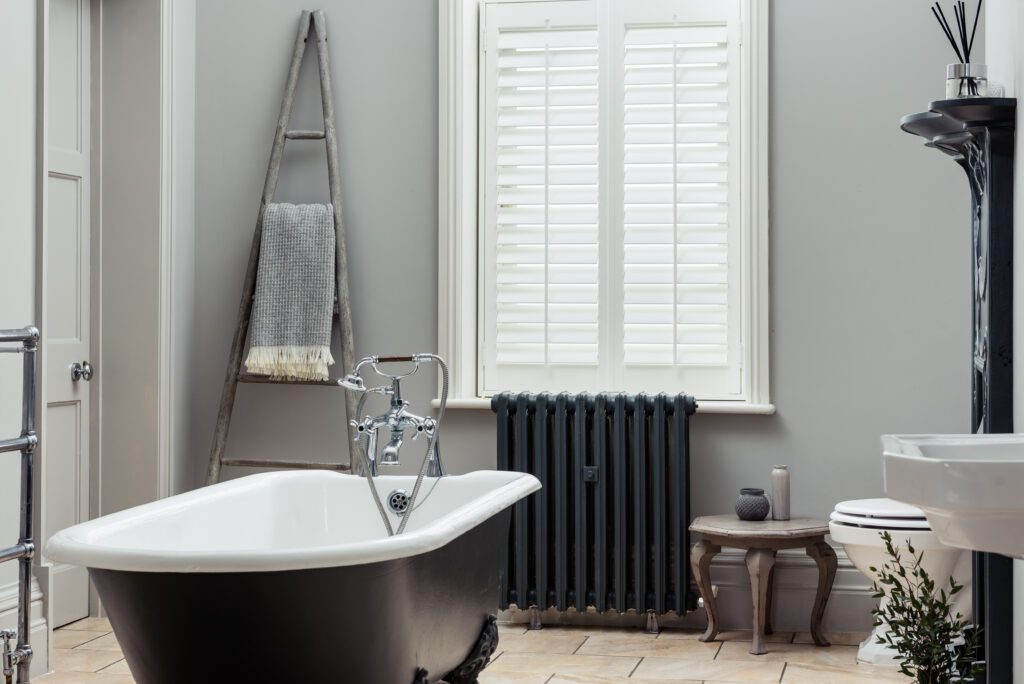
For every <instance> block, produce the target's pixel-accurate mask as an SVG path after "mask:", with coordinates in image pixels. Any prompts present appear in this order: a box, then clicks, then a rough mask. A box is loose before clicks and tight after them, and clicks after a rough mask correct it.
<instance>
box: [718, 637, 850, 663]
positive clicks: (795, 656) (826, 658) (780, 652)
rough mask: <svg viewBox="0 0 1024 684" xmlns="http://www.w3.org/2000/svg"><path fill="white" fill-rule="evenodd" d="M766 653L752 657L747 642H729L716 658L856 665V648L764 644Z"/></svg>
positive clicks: (723, 645)
mask: <svg viewBox="0 0 1024 684" xmlns="http://www.w3.org/2000/svg"><path fill="white" fill-rule="evenodd" d="M765 647H766V648H767V649H768V652H767V653H762V654H761V655H753V654H752V653H751V652H750V642H749V641H729V642H726V643H724V644H722V650H721V651H719V652H718V657H719V658H721V659H724V660H749V661H757V662H762V661H765V662H778V663H809V664H812V665H818V664H820V665H832V666H835V667H853V666H855V665H856V664H857V647H856V646H815V645H814V644H766V645H765Z"/></svg>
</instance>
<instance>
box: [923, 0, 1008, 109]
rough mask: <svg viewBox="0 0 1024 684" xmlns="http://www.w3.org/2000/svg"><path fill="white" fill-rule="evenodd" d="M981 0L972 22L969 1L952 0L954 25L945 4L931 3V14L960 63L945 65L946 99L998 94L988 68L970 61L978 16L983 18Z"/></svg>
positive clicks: (976, 7)
mask: <svg viewBox="0 0 1024 684" xmlns="http://www.w3.org/2000/svg"><path fill="white" fill-rule="evenodd" d="M982 2H983V0H978V4H977V5H976V6H975V9H974V21H973V23H972V22H970V21H969V20H968V13H967V3H966V2H964V0H954V1H953V18H954V19H955V20H956V23H955V25H952V24H950V23H949V20H948V19H947V18H946V12H945V11H944V10H943V9H942V3H940V2H939V1H938V0H936V1H935V4H934V5H932V8H931V10H932V15H934V17H935V20H936V21H937V22H938V23H939V27H940V28H941V29H942V33H943V35H945V36H946V40H948V41H949V45H950V47H952V48H953V53H954V54H955V55H956V57H957V63H955V64H949V65H947V66H946V98H947V99H954V98H958V97H991V96H993V95H995V93H993V92H992V91H993V88H992V87H990V85H989V82H988V67H987V66H986V65H984V64H974V63H972V62H971V52H972V50H973V49H974V37H975V35H976V34H977V32H978V19H979V18H980V17H981V4H982Z"/></svg>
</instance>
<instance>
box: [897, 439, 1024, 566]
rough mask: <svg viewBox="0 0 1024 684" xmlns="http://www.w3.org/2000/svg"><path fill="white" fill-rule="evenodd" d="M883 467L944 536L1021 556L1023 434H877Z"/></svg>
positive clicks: (902, 496)
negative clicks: (879, 436)
mask: <svg viewBox="0 0 1024 684" xmlns="http://www.w3.org/2000/svg"><path fill="white" fill-rule="evenodd" d="M882 468H883V472H884V476H885V493H886V496H888V497H890V498H893V499H896V500H897V501H904V502H906V503H909V504H913V505H914V506H917V507H918V508H920V509H921V510H923V511H924V513H925V515H926V516H927V517H928V522H929V524H930V525H931V528H932V531H933V532H934V533H935V535H936V536H937V537H938V538H939V540H940V541H941V542H943V543H944V544H947V545H949V546H956V547H960V548H964V549H974V550H976V551H991V552H994V553H1001V554H1003V555H1006V556H1013V557H1016V558H1024V434H1004V435H970V434H968V435H884V436H883V437H882Z"/></svg>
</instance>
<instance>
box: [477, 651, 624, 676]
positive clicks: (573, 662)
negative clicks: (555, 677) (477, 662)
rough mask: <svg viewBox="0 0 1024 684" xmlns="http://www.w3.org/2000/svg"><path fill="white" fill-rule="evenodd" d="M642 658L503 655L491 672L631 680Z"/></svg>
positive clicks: (537, 654)
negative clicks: (606, 677)
mask: <svg viewBox="0 0 1024 684" xmlns="http://www.w3.org/2000/svg"><path fill="white" fill-rule="evenodd" d="M639 661H640V659H639V658H621V657H615V656H591V655H553V654H546V653H507V652H506V653H503V654H502V655H501V657H500V658H498V659H497V660H496V661H494V664H493V665H491V666H490V667H489V668H487V670H488V672H491V673H494V674H498V673H505V672H528V673H533V674H544V673H547V675H548V676H551V675H552V674H555V673H558V674H604V675H618V676H622V677H625V676H628V675H629V673H630V672H632V671H633V669H634V668H635V667H636V664H637V663H638V662H639Z"/></svg>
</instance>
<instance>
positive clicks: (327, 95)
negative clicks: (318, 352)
mask: <svg viewBox="0 0 1024 684" xmlns="http://www.w3.org/2000/svg"><path fill="white" fill-rule="evenodd" d="M310 36H313V37H314V38H315V41H316V54H317V65H318V68H319V75H320V99H321V101H322V104H323V113H324V129H323V130H322V131H299V130H288V123H289V121H290V120H291V116H292V104H293V102H294V101H295V86H296V85H297V84H298V82H299V69H300V67H301V66H302V58H303V56H304V55H305V54H306V42H307V40H308V38H309V37H310ZM289 140H323V141H324V142H325V143H326V147H327V183H328V186H329V187H330V191H331V206H332V207H333V208H334V233H335V243H334V244H335V248H334V250H335V279H336V283H335V285H336V290H337V291H336V292H335V298H334V319H335V321H336V322H337V327H338V335H339V338H340V340H341V343H340V345H341V374H342V375H343V376H344V375H345V374H346V373H348V372H350V371H351V370H352V369H353V368H354V367H355V359H356V357H355V343H354V342H353V337H352V304H351V301H350V299H349V287H348V256H347V254H348V252H347V247H346V244H347V243H346V241H345V224H344V223H343V222H342V215H341V173H340V171H339V170H338V169H339V167H338V131H337V127H336V126H335V123H334V96H333V94H332V93H331V63H330V58H329V57H328V54H327V19H326V18H325V17H324V13H323V11H321V10H315V11H313V12H310V11H309V10H303V11H302V14H301V15H300V16H299V30H298V33H297V34H296V36H295V47H294V50H293V52H292V60H291V63H290V64H289V66H288V80H287V82H286V85H285V91H284V98H283V99H282V100H281V111H280V114H279V115H278V118H277V128H276V130H275V131H274V144H273V146H272V147H271V150H270V163H269V165H268V167H267V176H266V178H265V179H264V181H263V194H262V195H261V196H260V207H259V211H258V212H257V214H256V230H255V231H254V232H253V236H252V247H251V248H250V251H249V264H248V266H246V269H245V280H244V282H243V283H242V302H241V304H239V306H238V322H237V323H236V324H235V335H234V337H233V338H232V341H231V352H230V354H229V356H228V369H227V372H226V373H225V375H224V389H223V390H222V391H221V395H220V407H219V409H218V411H217V423H216V425H215V427H214V430H213V444H212V445H211V446H210V462H209V465H208V466H207V471H206V484H208V485H210V484H214V483H215V482H218V481H219V480H220V471H221V468H222V467H223V466H237V467H243V468H306V469H317V470H319V469H324V470H339V471H347V470H351V469H352V467H351V459H350V463H315V462H308V461H285V460H268V459H250V458H224V449H225V447H226V446H227V439H228V430H229V428H230V427H231V413H232V411H233V410H234V406H235V394H236V392H237V391H238V383H240V382H251V383H274V384H287V385H322V386H326V387H337V386H338V385H337V382H336V381H334V380H293V379H288V380H279V379H275V378H272V377H270V376H264V375H253V374H251V373H247V372H245V371H243V369H242V365H243V363H244V362H245V361H244V352H245V343H246V339H247V338H248V335H249V319H250V317H251V315H252V305H253V296H254V295H255V293H256V270H257V267H258V266H259V258H260V241H261V239H262V236H263V212H264V210H265V209H266V207H267V205H268V204H270V203H271V202H273V201H274V192H275V191H276V190H277V179H278V175H279V174H280V172H281V160H282V158H283V157H284V146H285V143H286V142H287V141H289ZM357 401H358V399H357V398H356V396H355V395H354V394H353V393H351V392H346V393H345V413H346V414H347V415H348V418H351V419H356V418H358V416H356V402H357ZM346 422H348V421H346ZM348 437H349V440H348V443H349V444H350V445H351V444H354V443H355V439H356V432H355V427H354V424H349V429H348Z"/></svg>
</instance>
